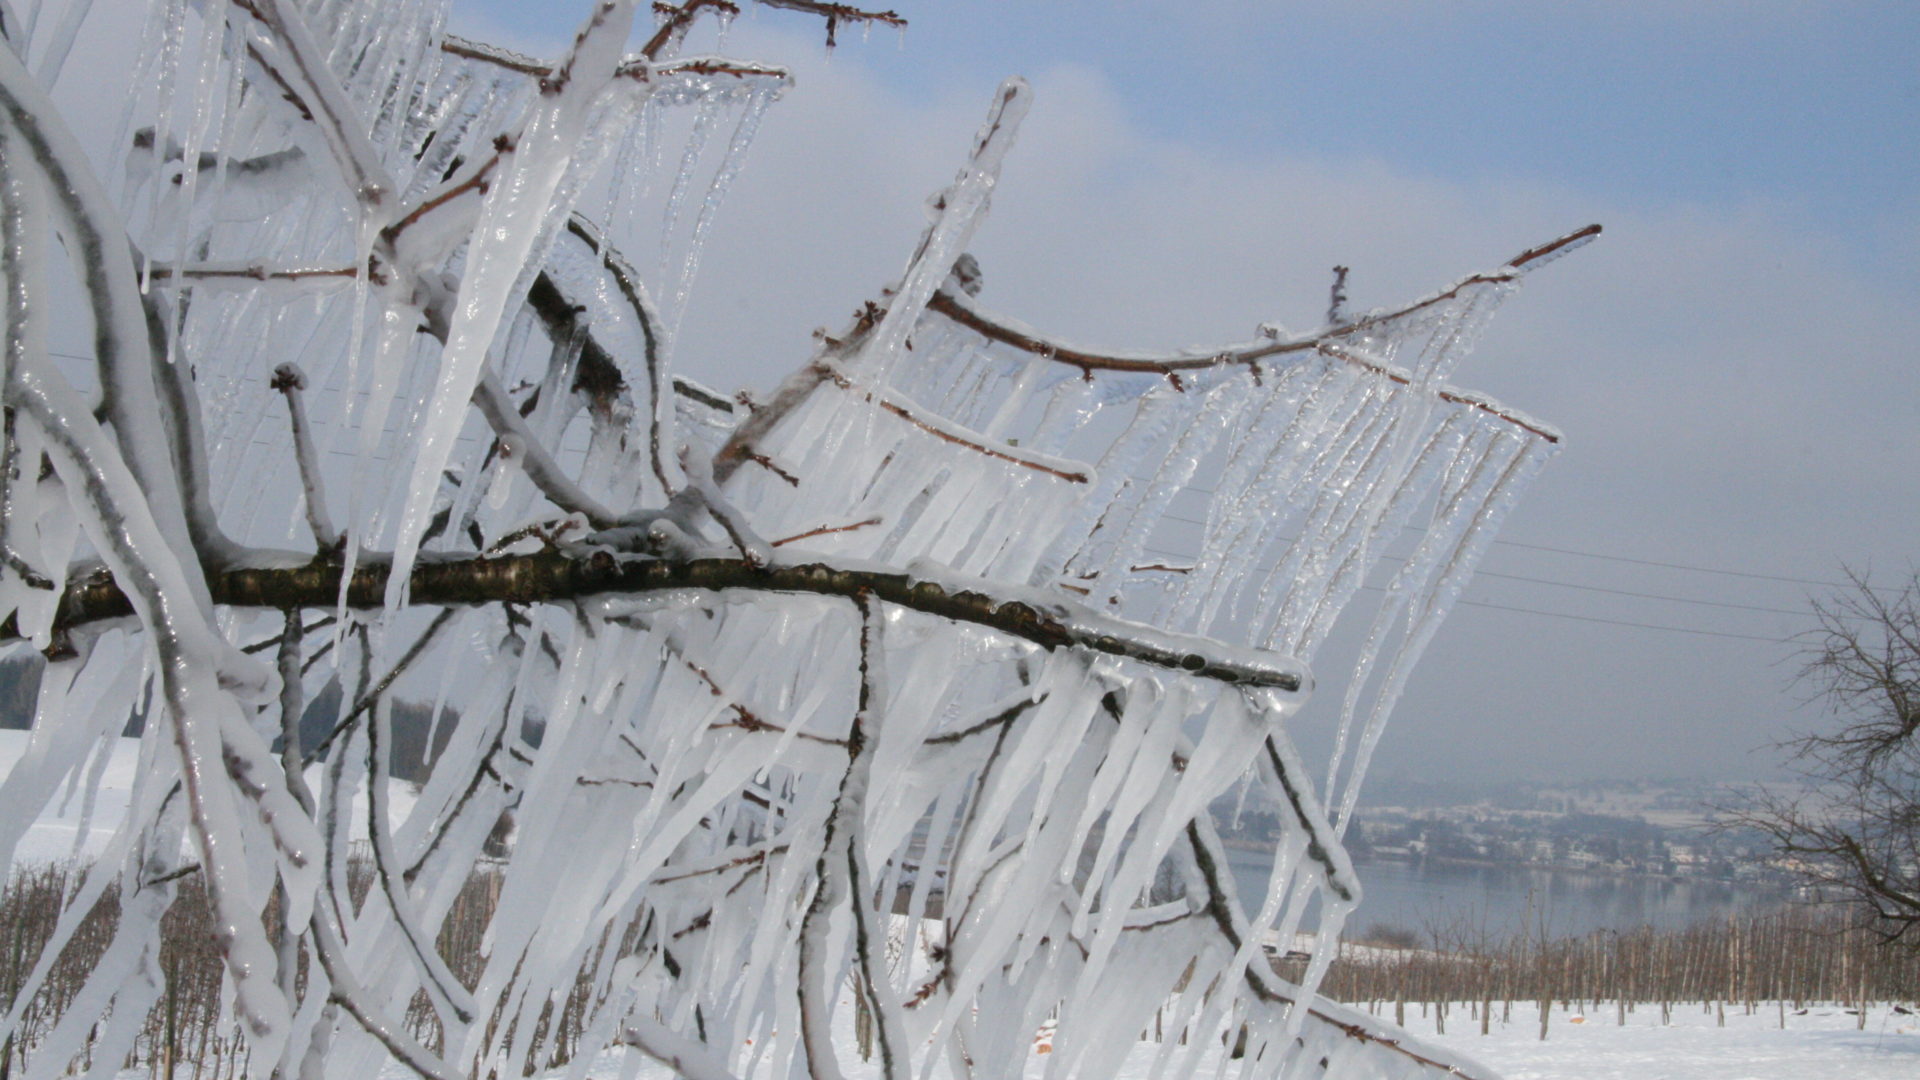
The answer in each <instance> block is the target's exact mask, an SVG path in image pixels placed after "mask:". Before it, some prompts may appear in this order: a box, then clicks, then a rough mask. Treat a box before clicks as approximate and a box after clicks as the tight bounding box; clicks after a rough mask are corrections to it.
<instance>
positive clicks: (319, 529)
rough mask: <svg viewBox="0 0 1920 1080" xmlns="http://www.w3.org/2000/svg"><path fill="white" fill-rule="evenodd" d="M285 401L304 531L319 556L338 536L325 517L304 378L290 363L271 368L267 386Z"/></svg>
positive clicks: (330, 548)
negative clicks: (301, 495)
mask: <svg viewBox="0 0 1920 1080" xmlns="http://www.w3.org/2000/svg"><path fill="white" fill-rule="evenodd" d="M268 385H270V386H271V387H272V388H273V389H275V390H278V391H280V393H281V394H282V395H283V396H284V397H285V398H286V399H287V418H288V421H289V422H290V423H291V424H292V425H293V458H294V463H295V464H296V465H297V466H299V469H300V486H301V487H302V489H304V491H305V496H306V511H307V529H308V531H310V532H311V533H313V546H314V549H315V550H316V551H319V552H321V553H325V552H329V551H333V550H335V549H337V548H338V547H339V546H340V542H341V539H342V537H341V534H340V531H339V530H338V529H335V528H334V527H333V518H332V517H330V516H328V514H327V496H326V492H325V491H324V490H323V489H322V487H321V484H320V452H319V451H318V450H316V449H315V448H314V445H313V430H312V427H311V426H310V425H309V424H308V423H307V410H306V406H305V404H304V402H303V400H302V396H301V392H302V391H304V390H305V389H306V386H307V381H306V377H305V376H303V375H302V374H301V373H300V369H299V368H298V367H297V366H295V365H293V364H281V365H280V366H279V367H277V368H274V369H273V381H272V382H271V383H270V384H268Z"/></svg>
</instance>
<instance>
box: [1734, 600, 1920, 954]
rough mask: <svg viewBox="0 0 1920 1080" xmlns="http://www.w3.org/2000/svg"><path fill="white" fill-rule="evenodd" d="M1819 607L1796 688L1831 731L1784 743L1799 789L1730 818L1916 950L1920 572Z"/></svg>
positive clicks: (1770, 794)
mask: <svg viewBox="0 0 1920 1080" xmlns="http://www.w3.org/2000/svg"><path fill="white" fill-rule="evenodd" d="M1847 579H1848V580H1849V581H1850V582H1851V583H1852V586H1851V588H1849V589H1846V590H1844V591H1841V592H1838V593H1835V594H1834V595H1832V596H1830V597H1828V598H1826V599H1824V600H1820V601H1817V602H1815V603H1814V605H1813V613H1814V617H1815V619H1816V620H1817V622H1818V624H1819V625H1818V627H1817V628H1816V629H1814V630H1812V631H1810V632H1809V633H1808V634H1807V635H1806V641H1807V648H1806V652H1805V657H1804V663H1803V664H1802V666H1801V669H1800V676H1799V677H1800V682H1801V685H1803V686H1806V687H1808V688H1810V689H1811V690H1813V691H1814V693H1815V696H1816V699H1817V700H1819V701H1821V702H1823V703H1824V704H1825V705H1826V706H1827V708H1828V709H1829V710H1830V711H1831V714H1832V716H1833V717H1834V719H1835V721H1836V723H1835V725H1834V726H1833V727H1832V728H1829V729H1825V730H1820V731H1815V732H1810V733H1808V734H1805V735H1801V736H1799V737H1798V738H1796V739H1793V740H1792V741H1790V742H1788V743H1786V744H1785V748H1786V749H1788V750H1790V751H1791V753H1792V764H1793V766H1794V769H1795V771H1796V773H1797V774H1798V777H1799V779H1800V781H1801V784H1800V785H1799V786H1797V787H1796V788H1794V789H1767V790H1760V791H1758V792H1755V793H1754V794H1753V795H1752V797H1751V798H1750V800H1749V801H1748V802H1746V803H1745V804H1743V805H1741V806H1738V807H1734V808H1732V810H1731V811H1730V812H1729V813H1728V814H1727V816H1726V819H1727V822H1728V823H1729V824H1733V825H1740V826H1747V827H1751V828H1756V829H1759V830H1760V831H1761V832H1763V833H1765V834H1766V835H1767V836H1768V837H1769V838H1770V839H1771V840H1772V841H1773V844H1774V847H1775V849H1776V850H1777V851H1778V852H1779V854H1780V855H1781V856H1782V857H1783V858H1784V859H1786V860H1787V861H1788V863H1789V865H1790V866H1791V867H1792V868H1793V869H1794V870H1795V871H1797V872H1798V873H1799V874H1800V875H1801V877H1802V878H1804V879H1805V880H1806V881H1807V882H1809V883H1811V884H1813V885H1815V886H1817V887H1819V888H1820V889H1821V890H1822V891H1823V892H1825V893H1827V894H1829V895H1837V896H1839V897H1843V898H1846V899H1848V900H1850V901H1852V902H1855V903H1857V904H1860V905H1861V906H1863V907H1865V908H1866V909H1867V910H1868V911H1869V912H1871V913H1872V914H1873V916H1874V918H1875V923H1874V925H1875V926H1876V927H1877V928H1878V929H1879V930H1880V931H1881V933H1882V934H1883V935H1884V937H1885V938H1886V940H1887V941H1888V942H1890V943H1894V944H1898V945H1901V946H1904V947H1906V948H1909V949H1915V950H1920V734H1916V732H1920V575H1915V576H1914V577H1912V578H1909V579H1908V580H1907V581H1906V582H1904V583H1903V584H1900V585H1898V586H1894V587H1891V588H1889V587H1885V586H1876V585H1874V584H1872V583H1871V582H1869V581H1868V579H1867V577H1866V575H1864V574H1859V573H1856V572H1853V571H1851V570H1849V571H1848V572H1847Z"/></svg>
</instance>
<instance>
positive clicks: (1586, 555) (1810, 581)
mask: <svg viewBox="0 0 1920 1080" xmlns="http://www.w3.org/2000/svg"><path fill="white" fill-rule="evenodd" d="M1185 490H1187V491H1192V492H1194V493H1196V494H1199V495H1211V494H1213V491H1212V490H1211V489H1208V488H1199V487H1188V488H1186V489H1185ZM1166 516H1169V517H1171V515H1166ZM1174 520H1176V521H1187V522H1190V523H1191V524H1194V525H1204V524H1205V522H1200V521H1193V519H1191V518H1175V519H1174ZM1401 530H1402V531H1404V532H1420V531H1421V528H1420V526H1418V525H1403V526H1401ZM1493 542H1494V543H1495V544H1500V545H1504V546H1506V547H1517V548H1525V549H1527V550H1529V551H1550V552H1552V553H1554V554H1556V555H1577V556H1579V557H1580V558H1583V559H1605V560H1607V561H1609V562H1623V563H1632V564H1634V565H1635V566H1658V567H1661V568H1663V569H1667V570H1687V571H1691V572H1693V573H1696V574H1723V575H1725V576H1727V577H1738V578H1752V579H1754V580H1756V581H1781V582H1785V583H1787V584H1789V585H1818V586H1820V587H1821V588H1826V589H1851V588H1853V583H1851V582H1846V581H1822V580H1820V579H1818V578H1803V577H1789V576H1787V575H1784V574H1759V573H1754V572H1753V571H1750V570H1725V569H1721V568H1719V567H1713V566H1694V565H1690V564H1688V563H1677V562H1663V561H1661V560H1659V559H1636V558H1633V557H1632V556H1629V555H1608V554H1605V553H1603V552H1598V551H1581V550H1579V549H1577V548H1564V547H1554V546H1552V545H1549V544H1529V543H1526V542H1525V541H1521V540H1502V539H1499V538H1497V537H1496V538H1495V539H1494V541H1493Z"/></svg>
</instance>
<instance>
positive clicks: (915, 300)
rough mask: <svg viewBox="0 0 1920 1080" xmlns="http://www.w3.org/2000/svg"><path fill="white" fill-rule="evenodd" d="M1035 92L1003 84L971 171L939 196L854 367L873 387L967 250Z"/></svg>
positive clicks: (883, 380) (882, 381)
mask: <svg viewBox="0 0 1920 1080" xmlns="http://www.w3.org/2000/svg"><path fill="white" fill-rule="evenodd" d="M1032 100H1033V91H1032V90H1031V89H1029V88H1028V86H1027V83H1026V80H1024V79H1019V78H1013V79H1008V80H1007V81H1006V82H1004V83H1001V84H1000V90H999V93H998V94H997V95H996V97H995V99H994V107H993V110H992V111H991V112H989V113H988V115H987V121H986V123H985V124H984V125H982V127H981V128H980V132H979V134H978V135H976V136H975V138H974V147H973V155H972V158H971V159H970V160H969V162H968V164H967V167H966V168H964V169H962V170H961V171H960V175H959V176H958V177H956V178H955V179H954V182H953V184H952V185H951V186H949V187H948V188H947V189H946V191H944V192H942V193H941V194H940V195H938V196H936V197H935V204H934V206H933V207H932V210H933V213H934V214H935V215H936V216H935V219H934V222H933V225H932V226H931V227H930V228H929V229H928V230H927V234H926V236H925V237H924V238H922V239H921V241H920V249H919V250H918V251H916V252H914V256H913V259H912V261H911V262H910V263H909V264H908V266H907V272H906V275H905V276H904V277H902V278H901V280H900V284H899V285H898V286H897V287H896V288H895V289H894V290H893V296H892V297H891V298H890V299H889V300H888V302H887V313H886V314H885V315H884V316H882V317H881V320H880V325H879V326H877V327H875V328H874V330H873V334H872V336H871V337H870V338H868V340H867V343H866V345H865V346H864V347H863V348H862V349H861V350H860V355H859V357H858V359H857V360H856V361H855V362H854V364H853V367H854V368H855V369H856V370H858V371H860V372H861V374H862V375H863V376H864V377H865V378H866V379H867V380H869V381H870V382H871V383H873V384H874V385H882V386H884V385H886V384H887V382H888V381H889V380H888V372H889V371H890V370H891V369H892V367H893V365H894V364H895V363H897V362H899V361H900V360H901V359H902V354H903V353H904V352H905V345H906V340H907V335H908V334H909V333H911V332H912V330H913V327H914V326H915V324H917V323H918V322H919V321H920V315H921V313H922V312H924V311H925V310H926V307H927V302H928V301H929V300H931V299H933V293H934V290H936V289H938V288H939V287H940V284H941V282H943V281H945V280H946V278H947V274H948V273H949V272H950V271H951V270H952V269H953V263H954V260H955V259H958V258H959V257H960V253H961V252H963V251H965V250H966V249H967V243H968V241H970V240H971V239H972V238H973V233H974V230H975V229H977V228H979V226H980V219H981V218H982V217H983V216H984V215H985V214H986V211H987V205H988V203H989V202H990V201H991V199H992V197H993V188H994V185H995V184H996V183H998V182H999V179H1000V166H1001V163H1002V162H1003V161H1005V159H1006V155H1007V151H1008V150H1009V149H1011V148H1012V146H1013V140H1014V136H1015V134H1017V133H1018V131H1019V129H1020V122H1021V120H1023V119H1025V117H1026V114H1027V108H1028V106H1029V105H1031V104H1032Z"/></svg>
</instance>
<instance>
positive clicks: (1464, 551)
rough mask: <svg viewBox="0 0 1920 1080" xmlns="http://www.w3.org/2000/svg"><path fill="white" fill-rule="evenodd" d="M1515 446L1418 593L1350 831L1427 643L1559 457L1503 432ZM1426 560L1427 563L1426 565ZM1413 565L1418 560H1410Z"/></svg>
mask: <svg viewBox="0 0 1920 1080" xmlns="http://www.w3.org/2000/svg"><path fill="white" fill-rule="evenodd" d="M1501 441H1503V442H1506V443H1508V444H1509V447H1508V448H1502V449H1501V450H1498V451H1495V452H1493V453H1492V454H1490V455H1489V457H1490V458H1494V457H1495V455H1501V456H1504V462H1503V463H1502V464H1500V465H1498V466H1496V467H1495V469H1494V471H1496V472H1497V478H1496V479H1495V480H1494V482H1493V484H1492V486H1491V488H1490V489H1489V490H1488V491H1487V493H1486V495H1485V497H1484V498H1483V499H1482V500H1480V501H1479V503H1478V505H1477V506H1476V507H1475V508H1474V510H1473V513H1472V514H1471V515H1470V516H1468V517H1467V520H1466V522H1465V525H1464V528H1463V529H1461V530H1460V532H1459V534H1458V538H1457V541H1456V542H1455V543H1454V544H1453V545H1452V547H1451V549H1449V548H1448V547H1447V546H1446V544H1445V543H1444V542H1441V543H1437V544H1435V545H1434V548H1435V551H1436V552H1445V556H1444V558H1443V559H1442V558H1435V559H1433V560H1432V562H1433V564H1434V565H1437V567H1438V573H1437V575H1436V577H1435V579H1434V581H1433V583H1432V585H1431V586H1430V588H1429V590H1428V591H1427V592H1426V593H1425V595H1418V594H1416V595H1415V596H1414V597H1412V598H1411V599H1412V600H1417V603H1413V602H1410V603H1409V605H1408V607H1409V616H1408V627H1407V630H1406V636H1405V640H1404V642H1403V644H1402V645H1401V646H1400V648H1399V651H1398V652H1397V654H1396V655H1395V656H1394V659H1393V663H1392V665H1391V667H1390V668H1389V669H1388V672H1387V675H1386V677H1385V679H1384V680H1383V683H1382V685H1381V687H1380V689H1379V690H1377V691H1375V695H1374V705H1373V708H1372V711H1371V713H1370V714H1369V716H1368V720H1367V727H1366V730H1365V731H1364V733H1363V734H1362V737H1361V741H1360V745H1359V747H1358V749H1357V750H1356V752H1355V756H1354V764H1353V769H1352V773H1351V775H1350V776H1349V777H1348V780H1347V784H1346V787H1345V788H1344V789H1343V791H1342V793H1341V796H1340V804H1339V805H1340V811H1339V823H1340V828H1341V829H1342V830H1343V831H1344V829H1345V827H1346V822H1347V820H1348V819H1349V818H1350V817H1351V816H1352V813H1353V806H1354V804H1355V803H1356V802H1357V801H1358V799H1359V794H1360V790H1359V788H1360V783H1361V781H1362V780H1363V779H1364V778H1365V776H1366V768H1367V764H1368V763H1369V762H1370V761H1371V759H1372V756H1373V749H1374V747H1375V746H1376V745H1377V744H1378V743H1379V739H1380V733H1381V730H1382V729H1383V728H1384V726H1385V724H1386V721H1387V717H1388V716H1389V714H1390V713H1391V712H1392V710H1393V706H1394V704H1395V703H1396V702H1397V701H1398V700H1399V697H1400V693H1401V691H1402V690H1403V689H1404V688H1405V686H1406V680H1407V677H1408V675H1409V674H1411V672H1412V669H1413V666H1414V664H1415V663H1417V662H1418V661H1419V659H1420V655H1421V653H1422V652H1424V651H1425V649H1426V647H1427V644H1428V643H1429V642H1430V641H1432V640H1433V635H1434V633H1435V631H1437V630H1438V629H1439V626H1440V623H1441V621H1442V620H1444V619H1445V618H1446V615H1447V613H1448V612H1449V611H1450V610H1451V609H1452V607H1453V604H1454V602H1455V601H1457V600H1458V599H1459V597H1460V594H1461V593H1462V592H1463V591H1464V590H1465V589H1466V586H1467V582H1468V581H1469V580H1471V578H1472V576H1473V568H1474V566H1475V565H1477V564H1478V562H1479V560H1480V557H1481V556H1482V555H1483V554H1485V552H1486V548H1487V546H1488V545H1489V544H1491V543H1492V542H1493V536H1494V534H1495V533H1496V532H1497V531H1498V529H1499V525H1500V522H1501V520H1502V519H1503V518H1505V516H1506V515H1507V513H1508V512H1509V511H1511V510H1512V508H1513V505H1514V503H1515V502H1516V501H1517V500H1518V499H1519V497H1520V494H1521V492H1522V491H1523V490H1524V489H1525V486H1526V484H1527V482H1528V481H1529V480H1531V479H1532V478H1533V476H1534V475H1535V474H1536V473H1538V472H1539V470H1540V468H1541V467H1542V466H1543V465H1545V463H1546V460H1547V459H1548V458H1549V457H1551V456H1552V455H1553V453H1554V452H1555V448H1554V446H1553V444H1551V443H1549V442H1547V441H1545V440H1541V439H1521V438H1518V437H1515V436H1513V435H1511V434H1505V433H1503V436H1502V440H1501ZM1423 561H1424V560H1423ZM1408 565H1409V566H1411V565H1412V560H1409V563H1408Z"/></svg>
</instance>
